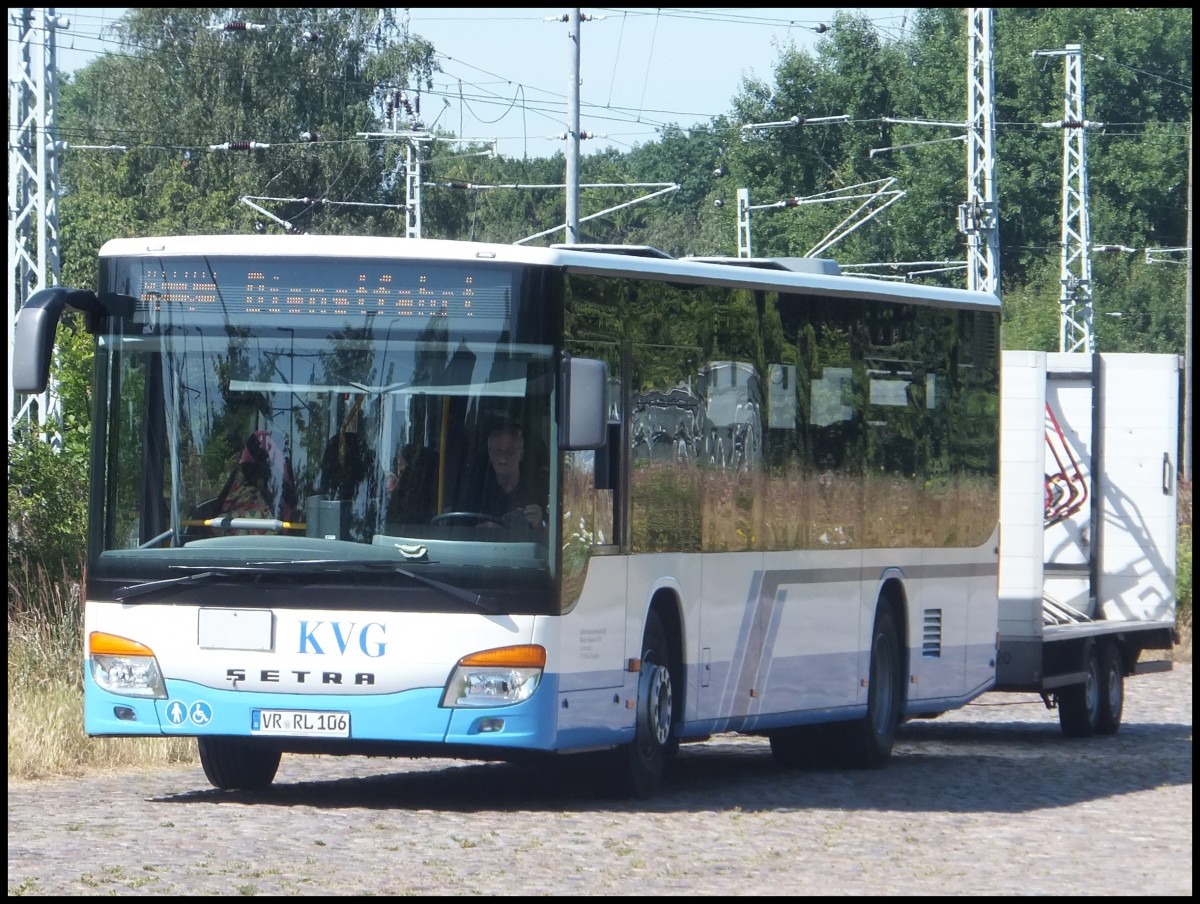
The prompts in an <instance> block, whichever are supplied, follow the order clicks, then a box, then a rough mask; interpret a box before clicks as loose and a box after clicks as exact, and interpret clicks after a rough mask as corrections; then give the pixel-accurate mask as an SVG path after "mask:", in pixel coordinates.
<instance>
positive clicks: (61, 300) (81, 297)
mask: <svg viewBox="0 0 1200 904" xmlns="http://www.w3.org/2000/svg"><path fill="white" fill-rule="evenodd" d="M68 307H70V308H74V309H75V310H77V311H83V312H84V313H86V314H89V315H93V316H94V315H95V314H97V312H98V311H99V308H100V300H99V299H98V298H97V297H96V295H95V294H94V293H92V292H89V291H87V290H86V289H68V288H66V287H65V286H52V287H51V288H49V289H39V290H38V291H36V292H34V293H33V294H32V295H30V296H29V298H27V299H26V300H25V304H24V305H22V306H21V310H19V311H18V312H17V324H16V328H15V331H14V333H13V362H12V387H13V389H14V390H16V391H17V392H28V393H42V392H45V391H46V386H47V385H48V384H49V382H50V360H51V357H52V355H53V352H54V334H55V333H56V332H57V331H58V321H59V318H61V317H62V313H63V311H64V310H65V309H66V308H68Z"/></svg>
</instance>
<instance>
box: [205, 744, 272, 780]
mask: <svg viewBox="0 0 1200 904" xmlns="http://www.w3.org/2000/svg"><path fill="white" fill-rule="evenodd" d="M197 741H198V745H199V748H200V765H201V766H203V767H204V776H205V778H207V779H208V781H209V784H211V785H212V786H213V787H214V788H220V789H221V790H222V791H261V790H263V789H264V788H266V787H268V786H269V785H270V784H271V782H272V781H274V779H275V773H276V772H277V771H278V770H279V760H280V753H279V751H278V750H268V749H265V748H262V747H256V746H253V745H250V744H245V743H242V742H239V741H236V740H233V739H231V738H210V737H201V738H198V739H197Z"/></svg>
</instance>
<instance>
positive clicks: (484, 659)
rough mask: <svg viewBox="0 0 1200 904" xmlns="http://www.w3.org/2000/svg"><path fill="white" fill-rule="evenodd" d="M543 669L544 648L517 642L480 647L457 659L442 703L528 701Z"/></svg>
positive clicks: (508, 702)
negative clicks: (516, 643) (500, 645)
mask: <svg viewBox="0 0 1200 904" xmlns="http://www.w3.org/2000/svg"><path fill="white" fill-rule="evenodd" d="M545 668H546V648H545V647H542V646H538V645H537V644H520V645H518V646H512V647H497V648H496V649H494V650H481V651H480V652H478V653H472V654H471V655H470V656H464V657H463V658H462V659H460V660H459V661H458V665H457V666H455V668H454V672H453V673H452V674H451V675H450V680H449V681H447V682H446V692H445V693H444V694H443V695H442V706H452V707H454V706H509V705H511V704H513V703H520V702H521V701H522V700H528V699H529V697H530V696H531V695H532V694H533V692H534V691H535V690H537V686H538V684H539V683H540V682H541V680H542V672H543V671H544V670H545Z"/></svg>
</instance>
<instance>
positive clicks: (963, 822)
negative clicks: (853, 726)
mask: <svg viewBox="0 0 1200 904" xmlns="http://www.w3.org/2000/svg"><path fill="white" fill-rule="evenodd" d="M1126 695H1127V696H1126V707H1125V721H1124V724H1123V725H1122V727H1121V730H1120V732H1119V733H1118V734H1117V735H1116V736H1114V737H1107V738H1092V739H1087V740H1068V739H1067V738H1065V737H1063V735H1062V733H1061V732H1060V730H1059V727H1058V720H1057V715H1056V714H1055V713H1053V712H1049V711H1047V710H1046V709H1045V707H1044V706H1043V705H1042V703H1041V700H1040V698H1038V697H1037V696H1036V695H1032V694H1027V695H1022V694H986V695H984V696H983V697H981V698H980V699H979V700H977V701H976V702H975V703H973V704H971V705H970V706H968V707H966V708H965V709H962V710H958V711H955V712H951V713H947V714H945V715H944V716H942V717H941V718H939V719H936V720H928V721H919V722H914V723H911V724H909V725H906V726H904V727H903V728H902V729H901V734H900V738H899V740H898V742H897V745H896V750H895V754H894V756H893V759H892V761H891V762H890V763H889V764H888V765H887V767H886V768H884V769H882V770H879V771H873V772H782V771H779V770H777V769H776V768H775V767H774V765H773V763H772V760H771V755H770V750H769V747H768V745H767V742H766V741H765V740H763V739H758V738H738V737H735V736H723V737H719V738H715V739H713V740H712V741H709V742H708V743H705V744H697V745H688V746H685V747H684V748H683V749H682V750H681V752H680V755H679V757H678V759H677V761H676V762H675V764H674V767H673V769H672V772H671V773H670V774H669V776H668V778H667V781H666V784H665V786H664V788H663V790H662V792H661V793H660V794H659V795H658V796H657V797H656V798H655V799H654V800H652V801H650V802H648V803H641V804H638V803H634V802H627V801H611V800H601V799H597V798H596V796H595V795H594V794H593V793H592V789H591V783H590V782H589V780H588V777H587V776H575V777H564V776H557V775H555V776H548V775H547V774H546V773H545V771H544V770H543V771H541V772H539V771H537V770H533V769H530V768H519V767H515V766H510V765H505V764H480V763H457V762H449V761H438V760H420V761H409V760H378V759H364V758H359V757H347V758H330V757H299V756H285V757H284V759H283V764H282V766H281V767H280V771H279V776H278V778H277V779H276V784H275V786H274V787H273V788H272V790H271V791H270V792H269V793H266V794H261V795H247V794H236V793H226V792H219V791H215V790H212V789H211V788H210V787H209V786H208V784H207V782H206V781H205V779H204V774H203V772H202V771H201V770H200V768H199V767H198V766H196V767H189V768H184V769H167V770H156V771H154V772H152V773H147V774H140V775H134V774H128V773H126V774H120V775H103V776H93V777H89V778H86V779H69V780H56V781H49V782H35V783H20V784H13V783H11V782H10V783H9V788H8V893H9V895H10V896H11V895H18V894H26V895H96V894H101V895H111V894H116V895H126V894H141V895H181V894H187V895H206V894H212V895H237V894H241V895H318V894H331V895H360V894H382V895H433V894H444V895H596V894H603V895H646V894H655V895H684V894H691V895H697V894H702V895H709V894H711V895H776V894H779V895H783V894H787V895H914V894H926V895H933V894H938V895H988V896H991V895H1125V894H1131V895H1139V896H1140V895H1189V896H1190V895H1191V894H1192V666H1191V664H1190V663H1185V664H1176V666H1175V669H1174V670H1173V671H1172V672H1168V673H1160V674H1153V675H1145V676H1139V677H1136V678H1131V679H1129V680H1128V682H1127V683H1126Z"/></svg>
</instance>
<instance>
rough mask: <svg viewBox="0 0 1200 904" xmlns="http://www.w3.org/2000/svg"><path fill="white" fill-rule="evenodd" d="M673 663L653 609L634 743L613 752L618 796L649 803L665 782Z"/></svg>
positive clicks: (640, 680)
mask: <svg viewBox="0 0 1200 904" xmlns="http://www.w3.org/2000/svg"><path fill="white" fill-rule="evenodd" d="M670 661H671V659H670V655H669V650H668V646H667V632H666V629H665V628H664V627H663V623H662V619H661V618H660V617H659V615H658V613H657V612H655V611H654V610H653V609H651V610H650V614H649V616H648V617H647V618H646V630H645V633H644V634H643V636H642V667H641V671H640V672H639V674H638V696H637V707H636V712H635V715H634V735H633V741H631V742H630V743H628V744H624V745H622V746H621V747H619V748H617V750H616V751H614V764H613V765H614V767H615V768H614V769H613V770H612V777H613V784H614V787H613V791H614V793H615V794H616V795H617V796H619V797H634V798H638V799H639V800H646V799H647V798H650V797H653V796H654V794H655V792H657V791H658V787H659V785H660V784H661V782H662V776H663V770H664V769H665V767H666V761H667V755H668V753H669V751H670V748H671V723H672V721H673V720H674V717H675V712H674V692H673V690H672V685H671V670H670V668H669V664H670Z"/></svg>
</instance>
